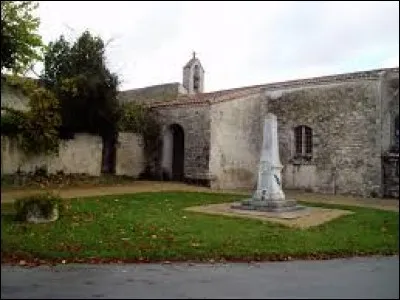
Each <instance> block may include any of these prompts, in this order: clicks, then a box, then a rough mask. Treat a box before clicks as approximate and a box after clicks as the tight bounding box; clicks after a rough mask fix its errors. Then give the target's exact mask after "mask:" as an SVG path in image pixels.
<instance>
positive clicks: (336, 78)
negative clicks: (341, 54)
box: [149, 68, 399, 107]
mask: <svg viewBox="0 0 400 300" xmlns="http://www.w3.org/2000/svg"><path fill="white" fill-rule="evenodd" d="M384 71H390V72H392V73H398V72H399V68H387V69H376V70H369V71H362V72H353V73H345V74H337V75H329V76H322V77H312V78H306V79H296V80H290V81H281V82H273V83H267V84H260V85H254V86H247V87H241V88H235V89H229V90H222V91H216V92H210V93H201V94H195V95H179V96H178V97H177V99H176V100H173V101H168V102H166V101H158V102H153V103H152V104H149V106H151V107H168V106H171V107H172V106H191V105H212V104H215V103H220V102H224V101H229V100H233V99H236V98H238V97H244V96H248V95H252V94H255V93H259V92H260V90H261V89H262V88H265V89H271V90H274V89H280V88H289V87H300V86H310V85H321V84H327V83H338V82H344V81H348V80H357V79H377V78H379V76H380V74H381V73H382V72H384Z"/></svg>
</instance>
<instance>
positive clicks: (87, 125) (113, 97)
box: [42, 31, 119, 171]
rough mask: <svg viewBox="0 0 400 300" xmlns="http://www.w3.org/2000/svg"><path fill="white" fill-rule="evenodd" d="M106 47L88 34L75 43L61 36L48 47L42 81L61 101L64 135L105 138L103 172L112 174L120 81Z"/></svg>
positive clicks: (101, 41)
mask: <svg viewBox="0 0 400 300" xmlns="http://www.w3.org/2000/svg"><path fill="white" fill-rule="evenodd" d="M105 48H106V46H105V44H104V42H103V40H102V39H101V38H100V37H96V36H93V35H91V34H90V32H88V31H85V32H84V33H83V34H82V35H81V36H80V37H79V38H78V39H77V40H76V41H75V42H74V43H70V42H68V41H67V40H66V39H65V38H64V37H63V36H61V37H60V38H59V39H58V40H56V41H54V42H52V43H50V44H49V46H48V48H47V51H46V53H45V59H44V60H45V61H44V74H43V76H42V79H43V80H44V82H45V84H46V86H47V87H48V88H49V89H50V90H52V91H53V92H54V94H55V95H56V97H57V98H58V99H59V100H60V111H61V118H62V128H61V132H62V135H63V136H64V137H71V136H72V135H73V134H74V133H77V132H88V133H92V134H99V135H100V136H102V137H103V143H104V148H103V149H104V153H103V167H104V168H103V170H104V171H112V170H110V168H113V166H114V163H113V162H112V161H110V160H113V156H114V155H113V153H114V150H115V143H116V137H117V126H118V119H119V108H118V102H117V87H118V84H119V82H118V76H117V75H116V74H114V73H112V72H111V71H110V70H109V69H108V68H107V66H106V58H105ZM109 157H110V158H109Z"/></svg>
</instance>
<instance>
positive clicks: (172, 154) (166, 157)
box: [163, 124, 185, 181]
mask: <svg viewBox="0 0 400 300" xmlns="http://www.w3.org/2000/svg"><path fill="white" fill-rule="evenodd" d="M163 144H164V146H163V148H164V149H163V169H164V172H165V175H166V178H167V179H170V180H174V181H183V179H184V160H185V134H184V131H183V128H182V126H180V125H178V124H172V125H170V126H168V128H166V130H165V132H164V142H163Z"/></svg>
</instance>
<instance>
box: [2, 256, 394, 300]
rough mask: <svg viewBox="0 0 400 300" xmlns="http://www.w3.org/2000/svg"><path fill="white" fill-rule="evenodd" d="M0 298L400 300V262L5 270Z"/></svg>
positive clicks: (362, 260)
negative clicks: (355, 299)
mask: <svg viewBox="0 0 400 300" xmlns="http://www.w3.org/2000/svg"><path fill="white" fill-rule="evenodd" d="M1 297H2V298H8V299H11V298H13V299H16V298H31V299H32V298H42V299H43V298H45V299H46V298H58V299H60V298H86V299H88V298H91V299H99V298H129V299H134V298H142V299H143V298H158V299H160V298H163V299H168V298H169V299H172V298H175V299H177V298H178V299H179V298H180V299H188V298H200V299H208V298H214V299H215V298H225V299H226V298H230V299H232V298H236V299H239V298H240V299H245V298H253V299H254V298H259V299H260V298H263V299H266V298H275V299H276V298H292V299H293V298H297V299H299V298H303V299H306V298H307V299H313V298H315V299H324V298H325V299H326V298H336V299H338V298H348V299H349V298H353V299H354V298H359V299H361V298H364V299H399V258H398V256H395V257H373V258H352V259H340V260H329V261H292V262H269V263H254V264H246V263H234V264H215V265H213V264H194V265H191V264H186V263H181V264H139V265H133V264H130V265H59V266H56V267H48V266H41V267H36V268H23V267H18V266H7V265H2V267H1Z"/></svg>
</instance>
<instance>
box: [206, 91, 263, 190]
mask: <svg viewBox="0 0 400 300" xmlns="http://www.w3.org/2000/svg"><path fill="white" fill-rule="evenodd" d="M265 113H266V112H265V110H263V107H262V105H261V102H260V94H259V93H256V94H253V95H251V96H246V97H242V98H238V99H235V100H231V101H226V102H220V103H218V104H214V105H212V106H211V112H210V119H211V151H210V173H211V174H212V176H213V177H214V180H213V181H212V182H211V187H212V188H214V189H240V188H252V187H253V186H254V183H255V181H256V173H257V165H258V161H259V159H260V157H259V155H260V151H261V144H262V123H261V122H260V118H261V116H262V115H265Z"/></svg>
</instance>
